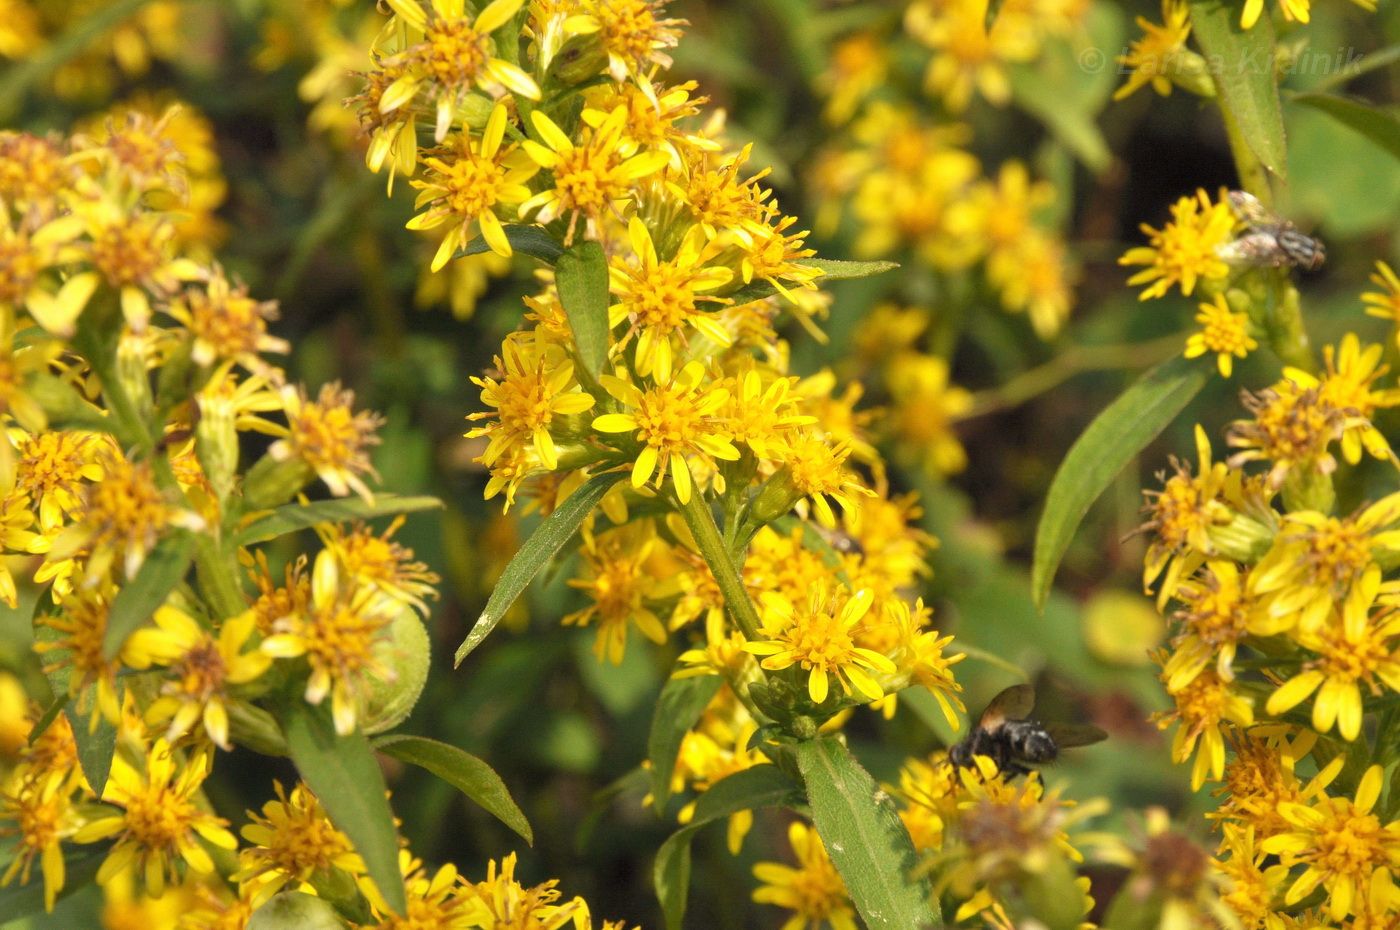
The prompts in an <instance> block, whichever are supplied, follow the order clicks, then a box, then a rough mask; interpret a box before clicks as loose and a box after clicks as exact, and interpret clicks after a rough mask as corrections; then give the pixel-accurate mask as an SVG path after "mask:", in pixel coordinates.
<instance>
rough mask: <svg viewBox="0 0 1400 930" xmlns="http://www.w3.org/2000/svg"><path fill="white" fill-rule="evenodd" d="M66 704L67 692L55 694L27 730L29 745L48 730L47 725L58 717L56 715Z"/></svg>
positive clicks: (51, 724)
mask: <svg viewBox="0 0 1400 930" xmlns="http://www.w3.org/2000/svg"><path fill="white" fill-rule="evenodd" d="M67 706H68V694H67V693H66V692H65V693H63V694H59V695H56V696H55V697H54V699H53V703H52V704H50V705H49V706H48V708H47V709H46V710H45V711H44V712H43V714H41V715H40V716H39V719H38V720H36V721H35V722H34V726H33V727H32V728H31V729H30V730H29V745H31V746H33V745H34V741H35V740H37V739H38V738H39V737H41V736H43V735H44V734H45V733H46V732H48V729H49V727H51V726H53V722H54V721H55V720H57V719H58V715H59V714H61V713H63V709H64V708H65V707H67Z"/></svg>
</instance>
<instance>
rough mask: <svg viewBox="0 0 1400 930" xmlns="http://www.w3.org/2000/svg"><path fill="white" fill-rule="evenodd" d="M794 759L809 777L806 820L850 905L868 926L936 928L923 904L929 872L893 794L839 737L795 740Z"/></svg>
mask: <svg viewBox="0 0 1400 930" xmlns="http://www.w3.org/2000/svg"><path fill="white" fill-rule="evenodd" d="M797 765H798V767H799V768H800V769H801V770H802V778H803V780H804V781H806V783H807V799H808V801H810V802H811V805H812V821H813V823H815V824H816V827H817V833H818V834H820V835H821V838H822V842H823V843H824V844H825V845H826V851H827V854H828V855H830V856H831V861H832V863H833V864H834V865H835V866H836V871H838V872H840V873H841V878H842V879H843V880H844V881H845V883H846V890H847V891H848V892H849V893H850V895H851V901H852V902H854V903H855V906H856V910H857V911H859V912H860V916H861V917H862V918H863V919H864V920H865V923H866V926H867V927H869V928H870V930H924V928H929V927H941V926H942V925H943V921H942V918H941V916H940V915H939V913H938V911H937V910H935V909H934V908H933V907H931V906H930V905H929V896H930V893H931V890H932V889H931V888H930V887H929V883H928V880H927V879H920V880H913V879H911V878H910V875H911V874H912V873H913V872H914V870H915V869H916V868H917V867H918V865H919V857H918V855H917V854H916V853H915V851H914V842H913V840H911V839H910V838H909V831H908V830H907V829H905V827H904V822H903V821H902V820H900V819H899V812H898V811H896V810H895V806H894V801H893V800H891V798H890V796H889V794H888V793H886V792H885V791H884V789H882V788H881V787H880V786H879V785H877V784H876V783H875V779H874V778H871V777H870V773H869V772H867V771H866V770H865V769H864V768H862V767H861V765H860V763H859V762H857V761H856V759H855V756H852V755H851V753H850V751H849V750H847V749H846V747H845V746H844V745H842V744H841V743H840V742H839V741H837V740H834V739H827V738H819V739H814V740H808V741H807V742H804V743H799V744H798V746H797Z"/></svg>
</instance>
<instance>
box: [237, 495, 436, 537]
mask: <svg viewBox="0 0 1400 930" xmlns="http://www.w3.org/2000/svg"><path fill="white" fill-rule="evenodd" d="M442 505H443V504H442V501H440V500H438V499H437V498H436V497H396V496H394V495H392V494H380V495H378V496H377V497H375V499H374V502H373V503H371V502H369V501H366V500H364V499H362V498H359V497H342V498H339V499H337V500H331V501H316V502H315V503H312V504H284V505H283V506H281V507H278V508H277V509H276V510H274V511H272V513H270V514H267V515H266V516H263V517H259V518H257V519H256V520H254V521H253V522H252V523H249V524H248V525H247V526H245V527H244V528H243V529H242V530H241V531H240V532H239V534H238V540H237V545H239V546H251V545H252V544H253V543H260V542H267V541H268V540H269V539H276V538H277V537H278V536H285V535H286V534H288V533H295V532H296V531H297V530H304V529H306V528H307V527H309V526H315V525H316V524H317V523H336V522H340V521H347V520H369V519H373V518H374V517H383V516H388V515H389V514H394V513H414V512H416V511H419V510H435V509H437V508H439V507H441V506H442Z"/></svg>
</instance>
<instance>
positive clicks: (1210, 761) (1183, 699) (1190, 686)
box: [1153, 667, 1254, 791]
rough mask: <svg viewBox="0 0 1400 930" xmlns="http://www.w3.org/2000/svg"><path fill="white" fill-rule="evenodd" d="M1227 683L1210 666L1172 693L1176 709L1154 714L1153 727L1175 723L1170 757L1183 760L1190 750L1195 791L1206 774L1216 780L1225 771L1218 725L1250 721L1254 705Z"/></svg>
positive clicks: (1252, 717)
mask: <svg viewBox="0 0 1400 930" xmlns="http://www.w3.org/2000/svg"><path fill="white" fill-rule="evenodd" d="M1230 687H1231V683H1230V682H1228V681H1226V680H1225V679H1223V678H1221V677H1220V675H1219V674H1218V673H1217V672H1216V671H1215V669H1213V668H1209V667H1208V668H1205V669H1202V670H1201V672H1200V673H1199V674H1197V675H1196V676H1195V677H1194V678H1192V679H1191V680H1190V682H1188V683H1187V684H1186V685H1184V686H1183V687H1182V689H1181V690H1180V691H1176V692H1172V697H1173V698H1174V699H1175V700H1176V710H1175V711H1172V712H1171V713H1164V714H1154V715H1153V719H1154V720H1156V721H1157V726H1158V727H1160V728H1161V729H1164V730H1165V729H1166V728H1167V727H1168V726H1169V725H1170V724H1171V723H1172V722H1173V721H1175V722H1176V725H1177V727H1176V735H1175V736H1174V737H1173V738H1172V760H1173V761H1174V762H1177V763H1178V764H1180V763H1182V762H1185V761H1186V760H1187V759H1189V758H1190V757H1191V754H1192V753H1193V752H1194V753H1195V754H1196V761H1195V764H1194V765H1193V766H1192V767H1191V790H1193V791H1195V790H1198V789H1199V788H1200V787H1201V785H1203V784H1204V783H1205V780H1206V777H1207V776H1209V777H1210V778H1212V779H1216V780H1218V779H1219V778H1220V777H1221V776H1222V775H1223V774H1224V773H1225V736H1224V733H1223V731H1222V729H1221V727H1222V726H1223V725H1225V724H1230V723H1233V724H1235V725H1236V726H1241V727H1247V726H1251V725H1252V724H1253V723H1254V707H1253V705H1252V704H1251V703H1250V701H1249V699H1248V698H1246V697H1244V696H1242V695H1240V694H1238V693H1236V692H1234V691H1231V690H1230Z"/></svg>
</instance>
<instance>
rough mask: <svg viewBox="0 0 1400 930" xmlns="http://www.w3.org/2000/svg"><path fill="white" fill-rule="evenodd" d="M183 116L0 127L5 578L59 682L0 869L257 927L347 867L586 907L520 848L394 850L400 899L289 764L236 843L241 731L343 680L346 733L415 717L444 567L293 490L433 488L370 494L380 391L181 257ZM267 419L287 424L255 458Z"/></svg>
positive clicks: (357, 896)
mask: <svg viewBox="0 0 1400 930" xmlns="http://www.w3.org/2000/svg"><path fill="white" fill-rule="evenodd" d="M180 119H181V118H180V116H179V114H178V113H177V112H176V111H170V112H167V113H165V114H163V115H161V116H159V117H151V116H146V115H143V114H142V113H141V111H140V109H139V108H131V109H123V110H122V111H120V113H119V115H117V116H113V117H111V118H109V119H106V120H105V121H103V122H102V123H101V125H100V126H94V128H93V130H92V131H91V132H90V133H88V134H79V135H74V136H73V137H71V138H67V139H64V138H59V137H56V136H55V137H38V136H33V135H27V134H23V133H17V132H3V133H0V153H3V154H0V353H3V359H4V362H3V365H0V405H3V412H4V414H5V431H4V434H3V437H0V512H3V518H2V519H0V526H3V531H2V532H0V544H3V547H4V553H5V555H6V559H5V561H4V563H3V567H0V600H3V601H4V602H5V603H6V604H7V605H8V606H9V607H10V608H11V609H17V608H18V607H19V606H20V605H23V608H24V609H25V610H26V611H28V610H31V609H32V611H33V617H34V640H35V646H34V649H35V652H36V655H37V659H36V664H41V665H42V669H43V672H44V675H45V676H46V678H47V681H48V684H49V686H50V688H51V692H52V693H51V694H48V695H45V694H39V693H36V694H34V695H33V699H34V701H36V702H39V703H34V704H33V706H32V709H31V710H29V712H28V718H27V721H26V722H25V724H24V726H23V728H22V730H23V731H24V733H25V736H22V737H21V738H19V739H17V740H10V741H8V742H7V746H6V751H7V753H8V754H7V756H6V759H5V765H4V775H3V782H0V822H2V823H3V830H4V832H5V833H7V834H9V835H10V836H11V837H13V843H14V846H13V850H14V854H13V858H11V859H10V861H9V864H8V868H7V869H6V871H5V873H4V876H3V878H2V879H0V882H3V884H5V885H11V884H12V883H15V882H18V883H20V884H27V883H29V882H30V881H31V880H39V879H38V876H39V875H41V876H42V879H41V881H42V885H43V895H42V900H43V904H44V905H45V906H46V907H47V908H49V909H52V908H53V906H54V904H55V902H56V900H57V899H58V897H59V896H60V895H62V894H65V893H67V892H69V891H73V890H76V889H77V888H80V887H82V885H83V883H85V882H89V881H91V880H93V878H95V879H96V881H97V882H99V883H100V884H101V885H102V886H103V887H104V889H105V891H106V894H107V905H106V907H107V912H106V914H107V917H108V918H109V919H110V920H113V921H115V920H119V919H126V920H136V919H140V920H142V921H144V923H143V925H146V926H172V927H173V926H175V921H176V920H177V919H178V920H182V921H186V922H183V923H180V926H191V927H208V928H215V927H217V928H226V930H227V928H241V927H243V926H244V923H245V922H246V920H247V918H248V916H249V914H250V913H251V912H252V910H253V909H254V908H256V907H258V906H259V905H261V904H262V903H263V902H264V901H266V900H268V899H269V898H271V897H272V896H273V895H274V894H275V893H276V892H278V891H279V890H282V889H286V890H289V891H293V892H312V891H314V892H316V893H319V894H329V893H330V891H331V890H332V889H333V887H334V886H335V883H334V881H333V878H334V876H335V875H340V876H342V877H343V878H344V879H345V882H346V883H347V884H346V885H345V886H344V887H342V888H341V889H340V890H341V893H342V897H343V898H344V899H343V900H340V901H338V902H337V904H338V906H341V907H342V911H348V912H349V913H350V914H356V915H358V916H357V923H359V924H361V925H365V926H377V927H385V928H389V927H413V926H428V925H431V926H443V927H446V926H460V927H482V928H485V927H497V926H505V925H519V924H515V923H512V921H517V920H521V919H526V918H530V919H534V920H537V921H539V922H540V924H539V925H541V926H550V927H555V926H558V925H560V924H561V923H563V922H565V921H573V923H574V925H575V926H578V927H587V926H590V925H591V923H590V920H591V919H590V918H589V917H588V910H587V907H586V905H585V904H584V903H583V902H582V900H580V899H575V900H574V901H571V902H567V903H561V902H560V901H559V893H558V892H557V891H556V890H554V889H553V883H547V884H546V885H542V886H538V887H536V888H524V887H522V886H520V885H519V884H518V883H517V882H515V880H514V877H513V873H512V870H513V858H507V859H506V860H505V862H504V863H503V864H502V866H501V869H500V871H499V874H498V873H497V870H496V867H495V864H494V863H493V864H492V866H491V872H490V874H489V876H488V878H487V879H486V881H484V882H482V883H480V884H472V883H470V882H467V881H465V880H464V879H461V878H460V877H459V876H458V875H457V873H456V871H455V870H454V869H453V868H452V867H451V866H445V867H444V868H443V869H442V870H440V871H438V872H437V873H436V874H435V875H433V876H429V874H428V873H427V872H425V871H424V870H423V867H422V865H421V863H419V862H417V861H416V860H414V859H412V858H411V857H410V856H409V855H408V853H407V851H406V850H405V851H402V853H401V863H400V865H401V869H402V872H403V876H404V883H405V886H406V890H407V898H406V900H407V910H406V911H405V910H403V906H402V905H398V906H396V905H395V904H394V903H393V900H392V898H389V897H388V896H387V895H386V894H385V893H384V892H383V889H382V888H380V887H378V886H377V885H376V883H375V882H374V881H372V880H371V878H370V870H369V868H368V867H367V865H366V862H365V861H364V859H363V858H362V857H361V856H360V855H358V854H357V852H356V850H354V849H352V847H351V845H350V841H349V840H348V839H347V838H346V836H345V835H344V834H343V833H341V831H340V830H339V829H337V828H336V827H335V826H333V825H332V823H331V821H330V820H329V819H328V817H327V814H326V812H325V810H323V809H322V808H321V807H320V806H319V802H318V800H317V798H316V797H315V796H314V795H313V794H312V792H311V789H310V788H308V787H307V786H306V785H305V784H301V785H298V786H296V787H295V788H294V789H293V791H292V792H291V793H290V794H285V793H283V792H282V791H281V790H280V788H279V792H278V799H277V800H276V801H272V802H269V803H268V804H267V805H266V807H265V808H264V812H263V816H261V817H260V816H257V815H253V824H252V825H250V826H248V827H245V828H244V829H243V831H242V833H243V837H244V839H245V840H246V843H245V844H243V846H242V848H241V849H240V848H239V846H240V843H239V840H238V839H237V838H236V837H235V835H234V834H233V833H232V832H230V830H229V829H228V826H229V822H228V821H227V820H225V819H224V818H222V817H220V816H217V815H216V814H215V813H214V812H213V810H212V808H211V806H210V803H209V801H208V799H207V798H206V797H205V794H204V788H203V786H204V783H205V781H206V779H207V778H208V776H209V774H210V772H211V769H212V768H213V767H214V765H215V764H216V762H217V760H218V758H219V757H220V750H228V749H231V748H232V747H233V745H234V744H235V743H238V744H241V745H244V746H248V747H252V748H254V749H257V750H258V751H262V752H268V753H274V754H287V753H288V752H289V751H290V753H291V754H292V755H293V756H294V757H295V756H296V755H297V750H296V747H295V745H291V746H290V749H289V743H288V742H287V741H286V739H284V733H283V729H282V725H285V723H286V719H287V718H286V716H285V714H286V708H288V707H289V706H291V707H294V706H295V705H297V704H301V705H302V706H308V705H309V706H310V707H312V708H320V707H322V706H323V705H324V707H325V708H326V714H325V717H326V721H327V724H326V732H327V734H328V738H330V739H336V738H338V737H349V736H351V735H355V736H358V737H359V738H360V739H363V735H362V734H367V733H374V732H378V731H381V730H384V729H387V728H388V727H391V726H393V725H394V724H396V723H397V722H398V721H399V720H401V719H402V718H403V717H404V716H405V715H406V713H407V710H408V708H409V707H411V705H412V701H413V700H414V699H415V698H416V696H417V690H416V689H418V688H420V687H421V685H422V673H425V672H426V663H427V657H426V654H425V647H426V635H425V633H424V632H423V629H422V621H421V620H420V619H419V613H420V612H422V613H426V611H427V604H426V600H427V599H429V598H433V597H436V592H435V590H434V585H435V583H436V581H437V578H436V576H435V575H433V574H432V573H431V572H430V571H428V570H427V568H426V566H424V565H423V564H421V563H419V562H416V561H414V559H413V554H412V552H411V551H410V550H408V549H406V548H404V547H403V546H401V545H400V544H398V543H397V542H395V541H394V540H393V538H392V534H393V532H394V530H395V529H397V526H398V524H397V523H395V524H394V525H392V526H391V527H390V528H389V529H388V530H387V531H385V532H382V533H376V532H374V531H372V530H371V529H370V528H369V527H368V526H366V525H365V524H364V523H363V522H360V521H358V520H354V521H353V522H350V521H347V522H336V521H335V520H334V519H331V518H330V515H329V514H327V513H325V512H318V509H317V505H316V504H314V503H308V502H307V501H306V498H305V497H304V496H302V492H303V490H310V488H311V485H312V484H313V483H314V482H316V481H317V480H318V479H319V480H320V481H321V482H324V485H325V486H326V487H327V488H328V489H329V490H330V491H331V493H332V494H334V495H336V496H342V497H344V496H350V497H351V500H349V501H346V502H340V503H338V504H336V506H337V507H338V508H341V510H340V514H341V515H342V516H343V515H346V514H349V515H351V516H352V517H353V516H354V515H356V514H359V515H363V516H365V517H369V516H376V515H379V514H386V513H394V512H395V511H398V510H406V509H414V508H415V507H419V506H423V504H422V503H419V504H414V503H409V504H406V505H403V506H400V505H399V504H398V503H396V501H395V499H393V498H388V497H375V495H374V494H373V493H372V492H371V490H370V488H369V486H368V484H367V481H366V479H368V478H372V477H373V474H374V470H373V467H372V465H371V460H370V450H371V448H372V447H373V446H374V444H375V443H377V441H378V439H377V437H376V436H375V432H376V428H377V426H378V425H379V422H380V421H379V419H378V418H377V417H376V416H374V415H372V414H368V413H364V412H356V411H355V410H354V408H353V405H352V401H353V396H352V394H351V392H350V391H348V390H344V389H342V388H341V387H339V386H338V385H326V386H324V387H323V388H321V390H320V391H319V392H316V393H314V394H312V393H308V392H307V391H306V389H305V388H303V387H301V386H298V385H295V384H292V383H289V382H288V380H287V378H286V376H285V374H284V373H283V371H282V370H281V369H280V368H278V367H277V366H275V365H274V364H272V363H271V362H269V361H267V360H266V358H265V357H264V355H265V353H269V352H285V351H286V350H287V344H286V343H285V342H284V341H283V340H280V339H277V338H274V337H273V336H272V335H270V334H269V332H268V329H267V324H268V321H269V320H271V319H273V318H274V317H275V316H276V313H275V308H274V306H273V305H272V304H270V303H265V302H260V301H257V300H255V299H253V298H252V297H250V296H249V295H248V293H247V290H246V288H244V287H242V286H240V285H238V284H237V283H235V282H233V281H231V280H229V278H228V277H227V276H226V275H225V273H224V272H223V270H222V269H221V268H220V267H219V266H218V265H216V264H212V263H207V262H202V261H198V260H196V259H194V258H192V257H191V254H190V251H188V250H187V249H186V245H187V244H188V243H191V242H194V241H196V240H197V239H198V237H197V236H191V235H189V233H188V231H186V232H182V231H181V226H180V222H179V221H180V220H181V219H182V218H184V219H187V218H188V215H189V214H184V213H177V212H175V211H183V207H184V206H185V205H186V204H187V202H188V201H187V198H188V197H189V196H191V194H192V191H193V189H194V185H195V179H193V178H191V177H190V175H189V173H188V171H187V168H186V164H187V156H186V154H185V152H184V150H183V147H182V145H181V144H180V143H181V142H182V141H184V142H188V141H189V139H188V137H186V136H183V135H182V134H181V133H180V131H179V127H180V126H181V125H182V123H181V121H180ZM190 248H193V246H190ZM195 251H198V249H195ZM250 431H251V432H255V433H261V434H263V435H264V436H266V437H268V439H270V440H271V444H270V445H269V446H268V447H267V451H266V453H265V454H264V455H263V457H262V458H260V459H258V460H257V461H255V462H253V463H252V464H251V465H249V466H248V467H246V468H245V467H242V463H241V461H240V459H241V448H240V447H241V445H242V439H241V437H242V434H244V433H247V432H250ZM267 441H268V440H264V442H267ZM345 508H348V509H345ZM305 528H314V529H315V530H316V532H317V534H318V535H319V537H320V541H321V544H322V545H321V548H320V550H319V552H317V554H316V555H315V556H314V559H312V560H308V558H307V556H305V555H303V556H299V557H298V558H296V559H295V560H293V561H292V562H291V563H289V564H287V565H286V566H285V569H283V567H282V566H281V565H279V566H278V568H277V570H276V571H275V573H274V570H273V568H271V567H270V565H269V554H270V553H271V552H273V551H274V550H264V549H262V548H261V547H260V545H259V544H261V543H264V542H266V541H268V540H272V539H274V538H276V537H279V536H282V535H284V534H286V533H289V532H294V531H296V530H299V529H305ZM279 551H281V552H283V553H285V549H283V550H279ZM273 558H277V556H276V555H273ZM308 564H310V568H309V570H308ZM191 568H193V574H191ZM187 576H188V577H187ZM415 679H416V680H415ZM10 680H12V679H10ZM22 714H23V711H21V715H22ZM25 737H27V738H25ZM301 761H302V760H298V762H299V764H300V763H301ZM380 794H381V796H382V787H381V789H380ZM386 821H387V816H386ZM342 825H344V824H343V823H342ZM347 829H351V830H353V829H354V827H353V826H351V827H347ZM391 855H392V851H391ZM36 864H37V866H38V868H37V870H36V869H35V866H36ZM378 878H381V879H382V875H381V876H378ZM347 889H348V890H347ZM346 895H348V897H345V896H346ZM347 902H348V903H347ZM356 902H358V907H359V910H358V911H357V910H355V907H356ZM279 906H281V905H279ZM307 906H309V907H311V908H312V910H313V911H314V910H315V909H316V908H317V907H321V908H324V907H327V906H328V905H325V904H323V903H321V902H318V901H316V900H315V899H314V898H313V899H312V900H311V902H310V904H309V905H307ZM308 913H310V912H308ZM134 915H143V916H139V917H138V916H134ZM161 915H164V916H161ZM151 921H155V922H154V923H151ZM423 921H428V923H424V922H423ZM123 925H128V924H123ZM610 926H611V925H610Z"/></svg>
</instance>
